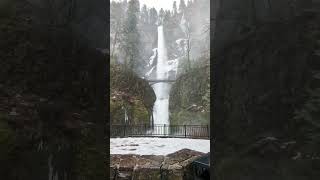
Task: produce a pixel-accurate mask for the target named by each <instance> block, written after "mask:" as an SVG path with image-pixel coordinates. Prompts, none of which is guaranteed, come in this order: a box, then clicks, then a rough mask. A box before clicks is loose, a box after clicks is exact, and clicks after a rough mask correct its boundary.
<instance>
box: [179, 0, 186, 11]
mask: <svg viewBox="0 0 320 180" xmlns="http://www.w3.org/2000/svg"><path fill="white" fill-rule="evenodd" d="M185 10H186V3H185V2H184V0H180V4H179V12H180V13H184V11H185Z"/></svg>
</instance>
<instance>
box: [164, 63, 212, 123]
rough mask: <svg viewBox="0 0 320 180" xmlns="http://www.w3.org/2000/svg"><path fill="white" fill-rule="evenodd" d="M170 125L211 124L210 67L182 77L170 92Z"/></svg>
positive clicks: (192, 71)
mask: <svg viewBox="0 0 320 180" xmlns="http://www.w3.org/2000/svg"><path fill="white" fill-rule="evenodd" d="M169 100H170V103H169V106H170V107H169V109H170V123H171V124H176V125H183V124H185V125H208V124H210V110H209V109H210V67H209V66H205V67H200V68H194V69H192V70H190V71H189V72H187V73H185V74H183V75H181V76H180V77H179V78H178V79H177V80H176V82H175V83H174V84H173V86H172V89H171V91H170V99H169Z"/></svg>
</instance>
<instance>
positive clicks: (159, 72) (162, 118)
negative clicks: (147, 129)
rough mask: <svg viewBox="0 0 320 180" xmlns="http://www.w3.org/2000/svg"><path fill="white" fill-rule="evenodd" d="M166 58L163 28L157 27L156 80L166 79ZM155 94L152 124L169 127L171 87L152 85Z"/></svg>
mask: <svg viewBox="0 0 320 180" xmlns="http://www.w3.org/2000/svg"><path fill="white" fill-rule="evenodd" d="M168 66H169V65H168V57H167V48H166V44H165V39H164V33H163V26H159V27H158V61H157V65H156V68H157V69H156V79H158V80H159V79H168V78H169V76H168V69H169V68H168ZM152 88H153V90H154V92H155V94H156V97H157V99H156V102H155V104H154V107H153V118H154V124H166V125H169V92H170V88H171V85H170V84H169V83H165V82H161V83H156V84H154V85H152Z"/></svg>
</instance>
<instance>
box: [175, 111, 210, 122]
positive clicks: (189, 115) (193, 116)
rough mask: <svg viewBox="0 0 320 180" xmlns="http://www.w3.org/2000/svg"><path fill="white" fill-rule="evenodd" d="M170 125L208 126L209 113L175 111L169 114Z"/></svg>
mask: <svg viewBox="0 0 320 180" xmlns="http://www.w3.org/2000/svg"><path fill="white" fill-rule="evenodd" d="M170 123H171V124H176V125H208V124H210V113H209V112H190V111H186V110H180V111H175V112H173V113H171V114H170Z"/></svg>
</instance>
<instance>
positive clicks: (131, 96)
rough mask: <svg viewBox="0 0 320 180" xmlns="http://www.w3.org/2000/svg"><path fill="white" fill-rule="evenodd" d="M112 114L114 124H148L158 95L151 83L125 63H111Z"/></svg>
mask: <svg viewBox="0 0 320 180" xmlns="http://www.w3.org/2000/svg"><path fill="white" fill-rule="evenodd" d="M110 69H111V77H110V82H111V83H110V91H111V94H110V115H111V123H112V124H123V123H124V122H125V117H126V116H127V117H128V123H130V124H148V123H150V117H151V114H152V108H153V104H154V102H155V99H156V96H155V94H154V91H153V89H152V88H151V86H150V85H149V83H148V82H147V81H145V80H143V79H141V78H139V77H138V76H137V75H136V74H135V73H134V72H133V71H131V70H130V69H126V68H125V67H124V66H123V65H119V64H114V63H112V64H111V68H110Z"/></svg>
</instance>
